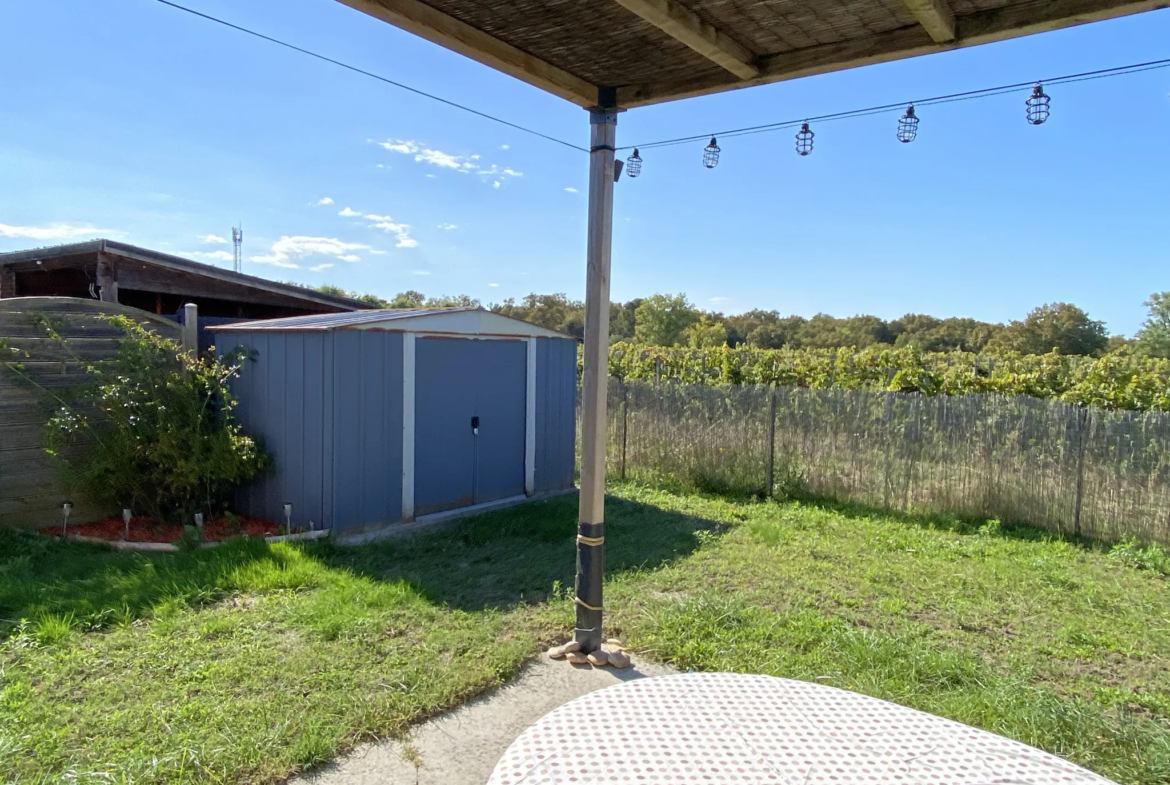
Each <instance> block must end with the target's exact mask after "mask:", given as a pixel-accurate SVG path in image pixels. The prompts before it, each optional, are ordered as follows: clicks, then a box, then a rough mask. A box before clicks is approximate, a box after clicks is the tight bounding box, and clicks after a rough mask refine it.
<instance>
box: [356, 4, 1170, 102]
mask: <svg viewBox="0 0 1170 785" xmlns="http://www.w3.org/2000/svg"><path fill="white" fill-rule="evenodd" d="M339 2H342V3H345V4H346V5H348V6H351V7H353V8H356V9H358V10H360V11H363V12H365V13H367V14H370V15H371V16H374V17H377V18H378V19H381V20H383V21H386V22H389V23H390V24H393V25H395V26H397V27H401V28H403V29H405V30H408V31H410V32H412V33H415V34H416V35H419V36H421V37H423V38H427V39H429V40H431V41H433V42H435V43H437V44H440V45H441V46H445V47H447V48H448V49H452V50H454V51H456V52H459V53H461V54H464V55H466V56H468V57H471V58H473V59H475V60H478V61H479V62H481V63H484V64H485V65H488V66H490V67H492V68H495V69H497V70H500V71H503V72H505V73H508V74H511V75H512V76H515V77H517V78H519V79H523V80H524V81H526V82H528V83H530V84H533V85H535V86H537V87H539V88H541V89H544V90H547V91H549V92H551V93H553V94H555V95H558V96H560V97H562V98H565V99H567V100H569V101H572V102H574V103H576V104H579V105H581V106H597V105H602V106H607V107H609V106H614V105H616V106H619V107H623V108H632V107H636V106H644V105H647V104H655V103H660V102H663V101H672V100H675V99H678V98H685V97H689V96H694V95H703V94H706V93H715V92H721V91H724V90H732V89H736V88H739V87H748V86H751V85H758V84H764V83H768V82H777V81H782V80H785V79H793V78H796V77H801V76H809V75H812V74H819V73H825V72H828V71H837V70H841V69H845V68H853V67H855V66H860V65H867V64H870V63H878V62H884V61H888V60H896V59H900V58H904V57H913V56H916V55H921V54H927V53H930V52H938V51H945V50H948V49H956V48H959V47H964V46H972V45H975V44H983V43H989V42H992V41H1000V40H1004V39H1007V38H1015V37H1017V36H1023V35H1028V34H1031V33H1039V32H1044V31H1046V30H1055V29H1057V28H1061V27H1069V26H1072V25H1078V24H1083V23H1085V22H1093V21H1097V20H1101V19H1108V18H1112V17H1117V16H1124V15H1127V14H1134V13H1138V12H1141V11H1150V10H1153V9H1157V8H1165V7H1167V6H1168V5H1170V1H1168V0H339Z"/></svg>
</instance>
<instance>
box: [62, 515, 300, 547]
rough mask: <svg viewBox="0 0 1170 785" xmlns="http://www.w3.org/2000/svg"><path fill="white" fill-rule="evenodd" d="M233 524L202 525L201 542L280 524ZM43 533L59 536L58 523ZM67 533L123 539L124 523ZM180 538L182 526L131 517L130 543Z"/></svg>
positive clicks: (245, 519)
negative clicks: (233, 525)
mask: <svg viewBox="0 0 1170 785" xmlns="http://www.w3.org/2000/svg"><path fill="white" fill-rule="evenodd" d="M236 522H237V525H236V527H235V528H234V529H233V528H229V527H228V523H227V519H226V518H213V519H212V520H210V521H208V522H207V523H205V524H204V525H203V541H204V542H220V541H221V540H228V539H231V538H232V537H244V536H247V537H273V536H275V535H277V534H280V526H279V525H278V524H276V523H274V522H273V521H270V520H267V519H266V518H252V517H250V516H247V515H241V516H239V517H237V518H236ZM41 533H42V534H47V535H49V536H51V537H60V536H61V527H60V526H46V527H45V528H43V529H41ZM68 534H69V536H71V537H72V536H75V535H80V536H82V537H97V538H99V539H103V540H123V539H125V534H126V524H125V523H123V521H122V519H121V518H106V519H105V520H104V521H97V522H96V523H82V524H78V525H76V526H70V527H69V532H68ZM182 538H183V527H182V526H178V525H176V524H173V523H166V522H164V521H159V520H156V519H154V518H148V517H146V516H139V517H135V518H131V519H130V542H178V541H179V540H181V539H182Z"/></svg>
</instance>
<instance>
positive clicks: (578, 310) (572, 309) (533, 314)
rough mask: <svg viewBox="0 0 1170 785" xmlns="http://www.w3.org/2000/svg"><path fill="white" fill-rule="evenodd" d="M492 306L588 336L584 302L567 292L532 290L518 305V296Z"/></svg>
mask: <svg viewBox="0 0 1170 785" xmlns="http://www.w3.org/2000/svg"><path fill="white" fill-rule="evenodd" d="M491 309H492V310H493V311H495V312H496V313H500V314H503V315H504V316H511V317H512V318H514V319H522V320H524V321H526V322H529V323H531V324H536V325H539V326H541V327H546V328H548V329H549V330H556V331H557V332H562V333H566V334H568V335H572V336H573V337H575V338H583V337H584V336H585V303H583V302H580V301H578V300H570V299H569V296H568V295H566V294H563V293H562V294H530V295H528V296H527V297H525V298H524V299H523V300H521V301H520V304H519V305H517V304H516V301H515V300H512V299H507V300H504V302H503V304H501V305H493V306H491Z"/></svg>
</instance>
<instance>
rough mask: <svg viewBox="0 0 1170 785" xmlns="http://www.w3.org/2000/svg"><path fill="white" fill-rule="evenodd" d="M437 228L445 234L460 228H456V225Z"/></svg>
mask: <svg viewBox="0 0 1170 785" xmlns="http://www.w3.org/2000/svg"><path fill="white" fill-rule="evenodd" d="M435 228H436V229H442V230H443V231H444V232H451V231H454V230H456V229H458V228H459V227H458V226H456V225H455V224H439V225H438V226H436V227H435Z"/></svg>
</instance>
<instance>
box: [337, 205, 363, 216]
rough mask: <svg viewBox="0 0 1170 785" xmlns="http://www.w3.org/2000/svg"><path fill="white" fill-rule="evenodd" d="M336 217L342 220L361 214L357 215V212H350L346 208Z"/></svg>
mask: <svg viewBox="0 0 1170 785" xmlns="http://www.w3.org/2000/svg"><path fill="white" fill-rule="evenodd" d="M338 215H340V216H341V217H342V218H353V217H354V216H355V215H361V213H359V212H358V211H357V210H351V209H349V208H348V207H346V208H345V209H344V210H342V211H341V212H340V213H338Z"/></svg>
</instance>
